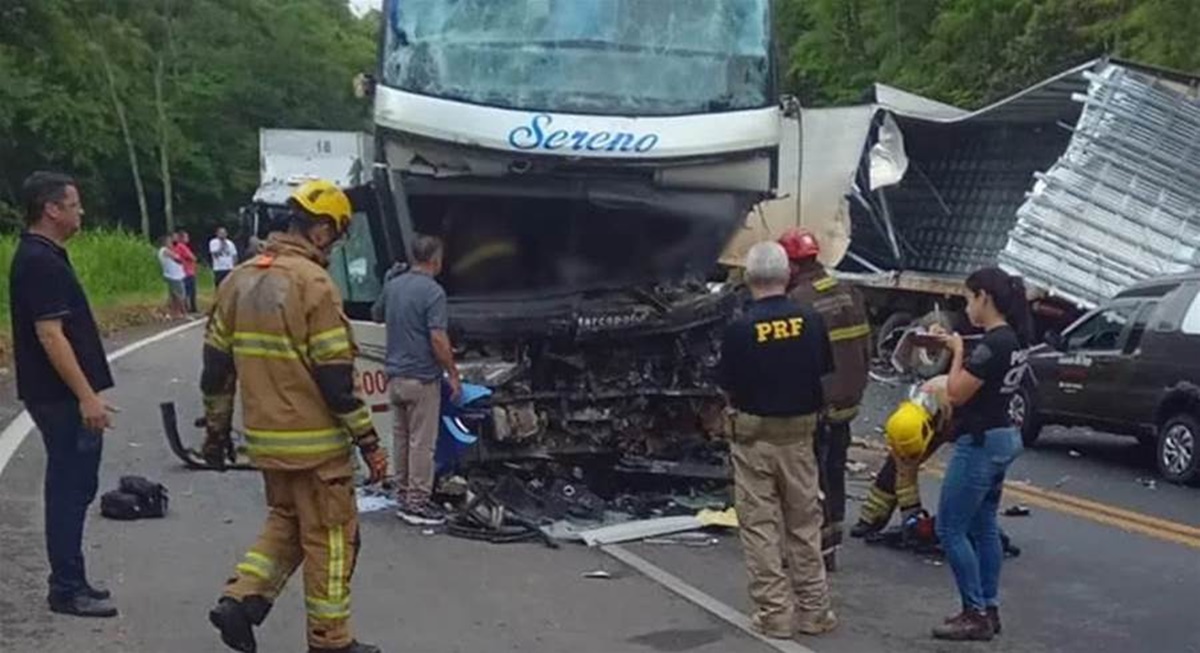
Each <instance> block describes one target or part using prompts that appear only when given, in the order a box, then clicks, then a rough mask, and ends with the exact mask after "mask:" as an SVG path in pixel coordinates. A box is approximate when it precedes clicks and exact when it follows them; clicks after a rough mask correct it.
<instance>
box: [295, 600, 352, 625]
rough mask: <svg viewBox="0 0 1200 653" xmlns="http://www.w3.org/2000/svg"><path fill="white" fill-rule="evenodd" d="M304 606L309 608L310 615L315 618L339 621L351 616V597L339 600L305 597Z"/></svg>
mask: <svg viewBox="0 0 1200 653" xmlns="http://www.w3.org/2000/svg"><path fill="white" fill-rule="evenodd" d="M304 607H305V608H306V609H307V611H308V615H309V616H310V617H313V618H314V619H326V620H329V621H339V620H342V619H349V618H350V597H346V598H344V599H341V600H339V601H326V600H325V599H314V598H312V597H305V598H304Z"/></svg>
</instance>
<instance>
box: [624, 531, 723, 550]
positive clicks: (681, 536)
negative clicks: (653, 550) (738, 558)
mask: <svg viewBox="0 0 1200 653" xmlns="http://www.w3.org/2000/svg"><path fill="white" fill-rule="evenodd" d="M642 543H643V544H655V545H663V546H671V545H674V546H689V547H694V548H707V547H711V546H716V545H718V544H720V543H721V538H719V537H713V536H712V535H708V534H706V533H696V532H686V533H675V534H674V535H667V536H665V537H649V538H646V539H644V540H642Z"/></svg>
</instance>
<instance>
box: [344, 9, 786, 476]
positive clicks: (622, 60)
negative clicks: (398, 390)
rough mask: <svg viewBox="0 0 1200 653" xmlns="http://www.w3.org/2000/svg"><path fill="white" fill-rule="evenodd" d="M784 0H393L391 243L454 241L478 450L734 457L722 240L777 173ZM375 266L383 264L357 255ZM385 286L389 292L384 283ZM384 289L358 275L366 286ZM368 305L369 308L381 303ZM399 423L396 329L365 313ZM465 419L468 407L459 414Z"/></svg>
mask: <svg viewBox="0 0 1200 653" xmlns="http://www.w3.org/2000/svg"><path fill="white" fill-rule="evenodd" d="M770 11H771V8H770V3H769V1H768V0H695V1H694V2H689V3H687V5H686V7H685V6H683V5H681V4H680V3H668V2H661V1H659V0H456V1H450V0H392V1H389V2H386V3H385V5H384V11H383V26H382V30H381V36H380V39H381V41H380V56H379V70H378V72H377V76H376V84H375V85H374V88H373V91H372V93H373V101H374V125H375V148H374V149H375V153H376V154H375V161H374V174H373V184H372V187H373V188H374V190H375V191H376V206H375V207H373V210H370V211H367V214H368V217H369V222H370V224H371V228H370V229H367V230H364V231H363V232H362V233H361V234H360V235H363V236H369V237H371V239H372V251H373V252H374V256H373V258H371V260H369V261H367V260H365V258H364V260H354V261H349V262H348V264H347V265H348V267H347V269H349V270H351V271H354V272H356V273H358V274H357V275H352V276H350V277H348V278H347V281H348V283H349V286H350V291H351V295H354V294H355V293H356V292H357V289H356V288H355V285H356V281H361V284H362V287H363V288H366V287H367V286H372V288H374V285H375V284H377V281H378V279H379V278H380V277H381V276H382V274H383V272H384V271H385V270H386V269H387V268H388V267H389V266H390V265H391V264H392V263H393V262H396V261H404V260H405V259H406V258H407V252H408V248H409V247H410V246H411V243H412V239H413V237H414V234H418V233H423V234H432V235H437V236H440V237H442V238H443V239H444V241H445V243H446V252H445V256H446V260H445V271H444V273H443V277H442V278H441V279H440V281H441V283H442V284H443V285H444V287H445V288H446V291H447V294H448V297H449V312H450V334H451V338H452V341H453V342H454V344H455V347H456V349H457V358H458V360H459V366H460V369H461V371H462V374H463V377H464V382H467V383H472V384H477V385H478V386H480V387H482V388H485V389H486V392H484V393H481V397H480V398H479V399H478V400H477V402H475V404H474V405H473V408H475V409H476V410H473V411H468V414H466V415H459V416H458V418H457V421H456V422H454V423H450V422H447V425H448V426H450V427H453V428H452V430H453V431H454V432H455V433H456V434H458V435H459V436H461V437H462V438H463V442H469V443H471V444H473V446H472V447H471V448H470V453H469V454H468V455H469V456H475V457H476V458H478V459H486V460H498V459H512V458H530V457H535V458H536V457H556V456H570V455H576V454H587V455H596V454H600V455H603V454H608V455H611V456H614V457H615V458H617V459H621V460H624V464H626V465H632V466H639V465H641V466H644V467H646V468H650V467H654V466H656V465H660V464H663V463H662V461H670V463H671V464H679V463H681V462H685V463H687V464H693V463H695V464H699V465H700V466H701V467H704V466H705V465H713V466H723V457H722V456H720V449H719V445H718V444H716V443H715V441H714V440H713V439H712V438H710V437H709V435H710V434H711V432H712V431H713V429H714V428H716V427H717V425H718V424H719V420H720V417H721V408H722V406H723V402H722V399H721V396H720V393H719V391H718V390H717V388H716V386H715V384H714V382H713V379H712V370H713V368H714V365H715V363H716V361H717V358H718V342H719V336H720V330H721V328H722V326H723V324H724V323H725V321H726V320H727V319H728V317H729V316H730V315H731V314H732V312H733V310H734V308H735V305H736V303H737V301H738V297H737V295H736V291H734V290H733V289H732V288H729V287H727V286H725V285H722V284H719V283H712V281H713V280H714V278H716V277H715V276H714V275H716V273H717V272H718V263H717V261H718V258H719V255H720V253H721V251H722V248H723V247H724V246H725V244H726V243H727V242H728V241H729V240H730V238H731V237H732V236H733V234H734V233H735V232H736V231H737V230H738V229H739V228H740V227H741V225H742V223H743V221H744V218H745V216H746V215H747V213H748V212H749V211H750V209H751V207H752V206H754V205H755V204H756V203H758V202H759V201H761V200H762V199H764V198H766V197H768V196H770V195H771V194H772V192H773V190H774V188H775V186H776V181H777V176H778V145H779V140H780V121H781V108H780V103H779V102H778V99H777V89H776V81H775V70H776V61H775V58H774V54H773V50H774V48H773V45H772V38H771V30H770V24H771V16H770ZM367 268H370V272H371V273H370V274H362V273H363V272H364V271H365V270H366V269H367ZM376 293H377V288H376ZM370 294H371V293H359V295H370ZM362 308H363V306H362V305H357V306H355V305H352V306H351V311H352V312H356V313H357V314H358V315H360V316H362V315H363V313H362V312H361V310H362ZM355 334H356V337H357V340H358V342H359V344H360V347H361V349H362V359H361V363H362V365H360V370H359V371H360V375H361V377H360V378H361V386H362V389H363V391H364V393H365V394H366V395H367V396H368V399H369V400H370V402H371V403H372V405H373V406H374V407H375V410H377V411H379V412H378V413H377V414H376V420H377V425H378V426H379V427H380V429H381V432H384V433H386V432H387V429H388V428H389V426H390V419H391V417H390V413H388V412H387V397H386V383H385V381H386V379H385V378H384V374H383V372H382V369H381V365H380V364H381V361H382V357H383V350H384V345H385V338H384V328H383V326H382V325H376V324H372V323H370V322H366V321H361V322H356V323H355ZM447 419H450V418H449V417H448V418H447Z"/></svg>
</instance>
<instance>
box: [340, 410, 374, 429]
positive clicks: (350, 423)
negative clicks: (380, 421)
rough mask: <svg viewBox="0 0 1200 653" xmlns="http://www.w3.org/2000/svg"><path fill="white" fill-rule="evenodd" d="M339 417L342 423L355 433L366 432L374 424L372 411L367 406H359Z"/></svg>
mask: <svg viewBox="0 0 1200 653" xmlns="http://www.w3.org/2000/svg"><path fill="white" fill-rule="evenodd" d="M339 417H340V418H341V420H342V423H343V424H345V425H346V429H348V430H349V431H350V433H351V434H354V435H358V434H361V433H366V432H367V431H369V430H371V428H372V427H373V426H374V424H373V423H372V422H371V411H370V409H368V408H367V407H366V406H359V407H358V408H356V409H355V410H353V411H351V412H349V413H345V414H343V415H339Z"/></svg>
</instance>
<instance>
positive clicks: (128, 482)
mask: <svg viewBox="0 0 1200 653" xmlns="http://www.w3.org/2000/svg"><path fill="white" fill-rule="evenodd" d="M168 502H169V500H168V498H167V488H166V486H164V485H163V484H162V483H155V482H153V481H149V480H147V479H145V478H142V477H141V476H122V477H121V482H120V485H119V487H118V489H116V490H113V491H112V492H106V493H105V494H104V496H102V497H100V514H101V515H104V516H105V517H108V518H109V519H120V520H123V521H129V520H134V519H156V518H160V517H165V516H166V514H167V504H168Z"/></svg>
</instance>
